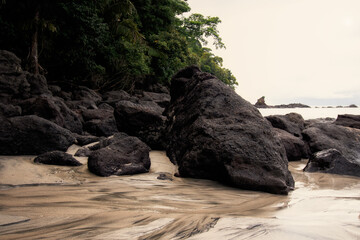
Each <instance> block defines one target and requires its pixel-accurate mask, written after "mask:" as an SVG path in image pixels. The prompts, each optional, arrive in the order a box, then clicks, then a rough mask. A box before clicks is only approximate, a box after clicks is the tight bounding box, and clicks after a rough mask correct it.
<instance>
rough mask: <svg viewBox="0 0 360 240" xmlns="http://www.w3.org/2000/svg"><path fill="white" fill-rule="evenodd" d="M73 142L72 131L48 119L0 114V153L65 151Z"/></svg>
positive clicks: (18, 153) (34, 153) (35, 153)
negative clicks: (7, 117)
mask: <svg viewBox="0 0 360 240" xmlns="http://www.w3.org/2000/svg"><path fill="white" fill-rule="evenodd" d="M74 142H75V138H74V136H73V135H72V133H71V132H70V131H69V130H67V129H64V128H62V127H60V126H58V125H56V124H55V123H53V122H50V121H49V120H46V119H44V118H40V117H38V116H34V115H28V116H19V117H12V118H9V119H6V118H5V117H2V116H0V154H2V155H21V154H30V155H38V154H41V153H45V152H49V151H53V150H60V151H66V150H67V149H68V147H69V146H70V145H71V144H73V143H74Z"/></svg>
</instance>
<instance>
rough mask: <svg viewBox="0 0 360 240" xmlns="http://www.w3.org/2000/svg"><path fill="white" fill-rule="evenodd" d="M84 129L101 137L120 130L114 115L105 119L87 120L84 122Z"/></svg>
mask: <svg viewBox="0 0 360 240" xmlns="http://www.w3.org/2000/svg"><path fill="white" fill-rule="evenodd" d="M84 130H85V131H87V132H89V133H90V134H93V135H95V136H99V137H101V136H105V137H108V136H111V135H113V134H114V133H117V132H119V131H118V130H117V127H116V122H115V118H114V117H112V118H109V119H105V120H100V119H94V120H90V121H87V122H85V124H84Z"/></svg>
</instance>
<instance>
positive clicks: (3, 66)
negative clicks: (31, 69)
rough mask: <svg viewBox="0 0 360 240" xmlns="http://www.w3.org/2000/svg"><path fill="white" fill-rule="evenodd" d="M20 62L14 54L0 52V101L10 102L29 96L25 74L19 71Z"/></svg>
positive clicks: (28, 86)
mask: <svg viewBox="0 0 360 240" xmlns="http://www.w3.org/2000/svg"><path fill="white" fill-rule="evenodd" d="M20 64H21V61H20V59H19V58H18V57H16V56H15V54H13V53H11V52H8V51H5V50H0V101H1V102H2V103H9V102H12V99H13V98H23V97H28V96H29V95H30V84H29V82H28V81H27V78H26V76H27V73H26V72H24V71H23V70H22V69H21V65H20Z"/></svg>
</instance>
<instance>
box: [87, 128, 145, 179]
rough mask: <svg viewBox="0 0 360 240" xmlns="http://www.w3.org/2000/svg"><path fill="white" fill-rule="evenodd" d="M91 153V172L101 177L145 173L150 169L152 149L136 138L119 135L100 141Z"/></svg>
mask: <svg viewBox="0 0 360 240" xmlns="http://www.w3.org/2000/svg"><path fill="white" fill-rule="evenodd" d="M98 147H99V149H98V150H95V151H93V152H91V154H90V156H89V159H88V168H89V170H90V171H91V172H92V173H94V174H96V175H99V176H104V177H106V176H110V175H127V174H137V173H145V172H148V171H149V168H150V157H149V152H150V148H149V147H148V146H147V145H146V144H145V143H143V142H142V141H140V140H139V139H138V138H136V137H130V136H128V135H126V134H123V133H117V134H115V135H114V137H113V138H110V139H106V140H102V141H100V143H99V144H98Z"/></svg>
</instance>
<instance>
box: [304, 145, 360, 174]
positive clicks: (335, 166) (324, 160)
mask: <svg viewBox="0 0 360 240" xmlns="http://www.w3.org/2000/svg"><path fill="white" fill-rule="evenodd" d="M304 171H305V172H322V173H333V174H340V175H350V176H355V177H360V163H359V162H357V163H356V162H351V161H349V160H348V159H346V158H345V157H344V156H343V155H342V154H341V153H340V152H339V151H338V150H336V149H334V148H331V149H327V150H323V151H319V152H317V153H315V154H314V155H313V156H312V157H311V158H310V160H309V162H308V163H307V165H306V167H305V168H304Z"/></svg>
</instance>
